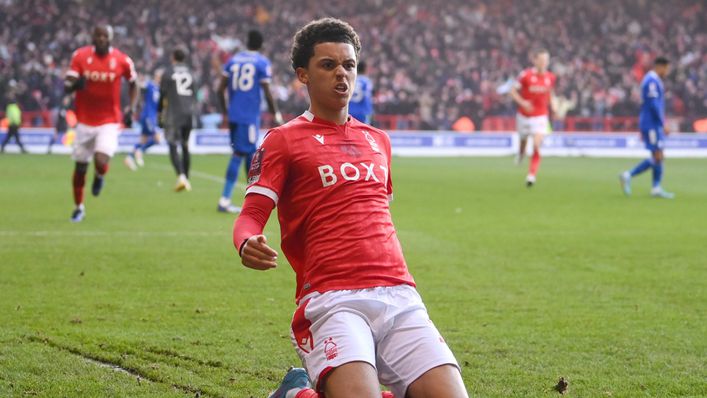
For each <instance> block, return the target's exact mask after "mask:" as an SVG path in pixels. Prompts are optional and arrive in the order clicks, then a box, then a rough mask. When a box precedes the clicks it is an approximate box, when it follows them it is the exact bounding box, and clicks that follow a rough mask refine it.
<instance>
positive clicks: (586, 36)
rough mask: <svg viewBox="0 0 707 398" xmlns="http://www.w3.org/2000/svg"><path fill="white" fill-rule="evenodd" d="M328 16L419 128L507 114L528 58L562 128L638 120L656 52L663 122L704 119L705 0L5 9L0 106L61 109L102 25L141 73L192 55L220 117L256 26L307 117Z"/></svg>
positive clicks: (0, 12)
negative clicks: (71, 75) (298, 65)
mask: <svg viewBox="0 0 707 398" xmlns="http://www.w3.org/2000/svg"><path fill="white" fill-rule="evenodd" d="M329 15H331V16H336V17H340V18H343V19H345V20H347V21H349V22H350V23H351V24H352V25H353V26H354V28H356V30H357V31H358V32H359V33H360V35H361V40H362V41H363V42H364V43H365V46H364V47H365V49H366V50H365V51H364V53H363V54H361V57H362V59H365V60H366V61H367V64H368V66H369V68H368V72H369V73H368V74H369V75H370V77H371V78H372V79H373V82H374V85H375V98H374V102H375V111H376V113H377V114H400V115H409V114H414V115H417V117H418V118H419V120H420V122H421V123H420V127H422V128H427V129H449V128H450V127H451V124H452V123H453V121H454V120H456V119H457V118H458V117H459V116H462V115H466V116H469V117H470V118H471V119H472V120H473V121H474V122H475V124H476V125H477V126H480V125H481V122H482V120H483V119H484V118H485V117H487V116H494V115H513V114H514V112H515V111H514V107H513V105H512V102H511V100H510V98H509V97H508V95H506V91H507V89H508V88H509V85H510V81H511V79H513V78H514V77H515V76H516V75H517V74H518V73H519V72H520V71H521V70H522V69H523V68H525V67H527V66H529V60H528V53H529V51H530V50H531V49H532V48H533V47H545V48H547V49H548V50H549V51H550V53H551V55H552V60H551V67H550V69H551V70H552V71H553V72H554V73H555V74H556V75H557V76H558V86H557V89H556V93H557V95H558V98H559V105H560V108H561V112H560V114H559V116H560V117H562V116H563V115H564V114H568V115H577V116H587V117H589V116H636V115H637V112H638V103H639V101H640V95H639V91H638V87H639V82H640V79H641V77H642V76H643V74H644V73H645V72H646V71H647V70H648V69H650V67H651V65H652V60H653V58H654V57H655V56H656V55H658V54H662V55H666V56H667V57H669V58H670V59H671V60H672V62H673V68H674V72H673V73H672V74H671V75H670V76H669V78H668V79H667V81H666V91H667V109H668V113H669V115H670V116H673V117H678V118H681V119H682V120H684V122H685V123H684V124H683V126H684V127H683V126H681V127H683V129H684V130H689V126H690V124H691V121H692V120H694V119H697V118H704V117H705V116H707V30H705V29H704V21H707V3H705V2H703V1H699V0H693V1H689V0H673V1H670V2H655V1H649V0H620V1H614V0H596V1H591V2H587V1H581V0H572V1H560V0H538V1H534V2H526V1H519V0H480V1H479V0H476V1H468V0H444V1H442V0H426V1H421V0H385V1H384V0H360V1H355V2H353V1H345V0H330V1H326V2H315V1H312V0H293V1H283V0H262V1H257V2H256V1H252V2H244V1H239V2H232V1H231V2H229V1H217V0H205V1H200V2H181V1H180V2H177V1H160V0H142V1H135V0H120V1H117V0H115V1H110V0H107V1H102V2H95V1H80V0H22V1H20V0H0V105H2V106H4V104H5V103H6V101H7V99H8V95H10V93H16V94H17V96H18V99H19V103H20V106H21V107H22V109H23V111H25V112H28V111H30V112H31V111H38V110H55V109H56V108H57V107H58V106H59V103H60V97H61V95H62V89H63V85H62V82H63V75H64V73H65V71H66V69H67V66H68V62H69V59H70V56H71V52H72V51H73V50H75V49H76V48H78V47H79V46H81V45H86V44H88V43H89V42H90V31H91V28H92V27H93V26H94V24H95V23H96V22H99V21H101V22H109V23H111V24H112V25H113V26H114V29H115V39H114V44H115V45H116V46H117V47H118V48H120V49H121V50H123V51H124V52H126V53H127V54H129V55H130V56H131V57H132V58H133V59H134V60H135V63H136V67H137V69H138V71H139V72H141V73H150V72H151V71H152V70H153V69H154V68H156V67H160V66H165V65H166V64H167V63H168V56H169V53H170V51H171V49H172V48H173V47H174V46H175V45H178V44H185V45H186V46H187V47H188V48H189V49H190V61H191V64H192V66H193V68H194V75H195V78H196V80H197V81H198V82H199V86H198V87H199V89H198V101H199V104H200V112H202V114H209V113H216V112H218V109H217V105H216V104H217V100H216V95H215V91H216V85H217V81H218V76H219V74H220V68H221V65H222V64H223V63H224V62H225V60H226V59H227V58H228V56H229V55H230V54H232V53H233V52H234V51H236V50H237V49H240V48H242V47H243V43H242V40H244V37H245V34H246V32H247V31H248V30H249V29H253V28H256V29H259V30H261V31H262V32H263V33H264V35H265V47H264V51H263V52H264V53H265V54H266V55H267V56H268V57H269V58H270V59H271V60H272V61H273V69H274V71H273V74H274V88H275V95H276V97H277V98H278V100H279V103H280V105H281V109H283V112H284V113H299V112H301V111H302V110H303V109H305V107H306V103H307V98H306V92H305V90H304V89H303V87H301V86H300V85H299V83H298V82H296V80H295V79H294V75H293V73H292V70H291V67H290V63H289V46H290V44H291V37H292V35H293V34H294V30H295V29H296V27H298V26H301V25H303V24H304V23H306V22H307V21H309V20H311V19H314V18H316V17H321V16H329Z"/></svg>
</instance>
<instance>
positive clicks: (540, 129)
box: [516, 113, 550, 137]
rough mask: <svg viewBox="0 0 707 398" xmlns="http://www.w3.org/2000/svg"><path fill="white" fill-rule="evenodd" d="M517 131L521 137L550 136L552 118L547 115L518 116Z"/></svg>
mask: <svg viewBox="0 0 707 398" xmlns="http://www.w3.org/2000/svg"><path fill="white" fill-rule="evenodd" d="M516 129H517V130H518V134H519V135H520V136H521V137H527V136H529V135H534V134H543V135H547V134H550V118H548V116H547V115H541V116H523V115H521V114H520V113H518V114H517V115H516Z"/></svg>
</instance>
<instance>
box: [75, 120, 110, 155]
mask: <svg viewBox="0 0 707 398" xmlns="http://www.w3.org/2000/svg"><path fill="white" fill-rule="evenodd" d="M119 134H120V124H119V123H107V124H102V125H100V126H89V125H86V124H81V123H79V124H78V125H76V139H75V140H74V151H73V154H72V155H71V157H72V158H73V159H74V160H75V161H77V162H89V161H90V160H91V158H93V154H95V153H96V152H100V153H105V154H106V155H108V156H110V157H113V155H114V154H115V151H116V150H117V149H118V135H119Z"/></svg>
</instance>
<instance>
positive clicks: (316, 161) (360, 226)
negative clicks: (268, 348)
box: [246, 112, 415, 301]
mask: <svg viewBox="0 0 707 398" xmlns="http://www.w3.org/2000/svg"><path fill="white" fill-rule="evenodd" d="M390 162H391V150H390V139H389V138H388V136H387V134H386V133H385V132H383V131H381V130H378V129H375V128H373V127H370V126H368V125H365V124H363V123H360V122H359V121H357V120H356V119H354V118H349V120H348V121H347V122H346V123H345V124H344V125H336V124H334V123H331V122H328V121H325V120H321V119H318V118H316V117H315V116H314V115H313V114H312V113H310V112H305V113H304V114H303V115H301V116H299V117H297V118H296V119H294V120H292V121H290V122H289V123H287V124H285V125H283V126H280V127H277V128H275V129H272V130H270V131H269V132H268V134H267V135H266V136H265V139H264V141H263V144H262V145H261V147H260V148H259V149H258V151H257V152H256V153H255V155H254V158H253V161H252V164H251V169H250V172H249V175H248V184H249V185H248V188H247V190H246V195H252V194H260V195H264V196H267V197H269V198H270V199H272V200H273V202H274V203H275V204H276V205H277V210H278V218H279V221H280V230H281V234H282V250H283V253H284V254H285V256H286V257H287V259H288V261H289V263H290V265H291V266H292V268H293V269H294V271H295V273H296V274H297V292H296V297H297V300H298V301H299V299H301V298H302V297H304V296H306V295H307V294H310V293H312V292H319V293H323V292H327V291H331V290H349V289H365V288H372V287H380V286H395V285H402V284H406V285H410V286H415V283H414V281H413V278H412V276H411V275H410V273H409V272H408V268H407V264H406V263H405V259H404V257H403V253H402V248H401V246H400V242H399V241H398V237H397V234H396V232H395V228H394V226H393V221H392V218H391V215H390V208H389V206H388V202H389V200H390V199H392V194H393V186H392V182H391V177H390Z"/></svg>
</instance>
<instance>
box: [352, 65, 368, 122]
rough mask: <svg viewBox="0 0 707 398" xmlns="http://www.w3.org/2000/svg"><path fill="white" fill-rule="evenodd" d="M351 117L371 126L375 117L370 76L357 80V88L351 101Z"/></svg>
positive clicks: (360, 77)
mask: <svg viewBox="0 0 707 398" xmlns="http://www.w3.org/2000/svg"><path fill="white" fill-rule="evenodd" d="M349 115H351V116H353V117H354V118H356V119H357V120H358V121H360V122H363V123H367V124H370V123H371V116H372V115H373V82H371V79H369V78H368V76H364V75H360V76H358V77H357V78H356V86H355V87H354V91H353V95H352V96H351V100H350V101H349Z"/></svg>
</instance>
